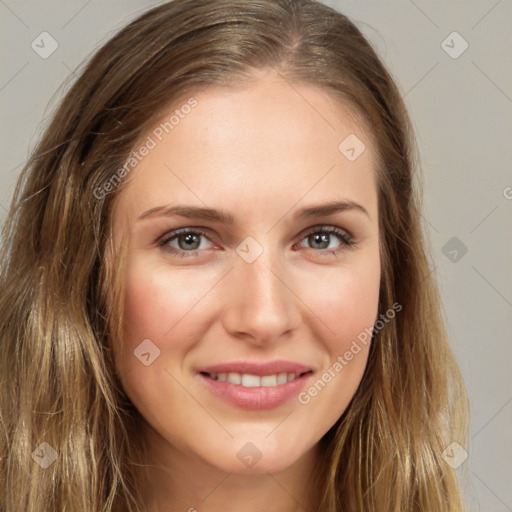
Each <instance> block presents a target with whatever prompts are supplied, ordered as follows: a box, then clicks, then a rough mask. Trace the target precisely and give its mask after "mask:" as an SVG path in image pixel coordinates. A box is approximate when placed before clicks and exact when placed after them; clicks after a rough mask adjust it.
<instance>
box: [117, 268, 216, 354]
mask: <svg viewBox="0 0 512 512" xmlns="http://www.w3.org/2000/svg"><path fill="white" fill-rule="evenodd" d="M214 281H215V276H214V277H212V282H214ZM211 287H212V286H211V284H210V283H209V282H205V280H202V279H197V280H195V281H194V282H191V280H190V274H187V275H185V273H183V274H182V275H180V273H177V272H173V273H172V275H171V274H170V272H169V270H168V269H166V267H165V266H163V265H161V264H160V265H151V264H142V263H139V264H138V263H137V262H135V263H133V264H132V265H130V266H129V267H128V269H127V277H126V295H125V320H124V331H125V335H124V340H125V343H126V344H127V346H129V347H131V350H133V349H134V348H135V347H136V346H137V344H138V343H140V342H141V341H142V340H143V339H146V338H149V339H151V340H153V341H154V342H155V343H156V344H157V345H161V346H162V348H163V347H164V346H166V345H168V341H166V340H169V339H170V338H171V337H172V338H173V344H172V348H173V350H180V348H182V346H185V345H186V338H184V337H182V336H178V337H176V336H175V333H176V332H177V331H179V330H180V327H181V325H180V323H181V322H182V320H187V321H188V322H187V323H189V324H190V318H192V317H194V315H196V316H197V314H198V311H199V309H195V306H196V305H197V304H198V302H199V301H200V300H201V298H202V297H204V295H206V294H207V292H208V290H209V289H211ZM167 348H169V347H167Z"/></svg>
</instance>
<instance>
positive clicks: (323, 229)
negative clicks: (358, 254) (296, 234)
mask: <svg viewBox="0 0 512 512" xmlns="http://www.w3.org/2000/svg"><path fill="white" fill-rule="evenodd" d="M333 237H336V238H337V239H338V241H339V242H340V243H339V244H337V245H335V246H332V245H331V242H332V241H333ZM303 240H304V241H305V242H306V243H307V244H310V247H308V248H311V249H317V251H316V252H320V253H330V254H334V255H335V254H337V253H338V252H339V251H341V250H343V249H344V248H352V247H354V246H355V244H356V242H355V240H354V239H353V238H352V236H351V235H350V234H349V233H348V232H347V231H345V230H344V229H340V228H337V227H335V226H315V227H313V228H311V229H310V230H309V231H308V232H307V233H306V234H305V238H303ZM300 247H304V246H303V245H302V244H300Z"/></svg>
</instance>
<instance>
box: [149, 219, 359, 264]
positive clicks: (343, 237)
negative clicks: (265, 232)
mask: <svg viewBox="0 0 512 512" xmlns="http://www.w3.org/2000/svg"><path fill="white" fill-rule="evenodd" d="M319 233H320V234H328V235H336V236H337V237H338V238H339V239H340V241H341V247H339V248H337V249H334V250H333V249H319V250H315V249H312V248H309V249H311V250H313V251H315V252H318V253H320V254H322V255H327V253H329V254H332V255H337V254H338V252H340V251H342V250H343V249H344V248H346V249H351V248H353V247H355V245H356V241H355V240H354V239H353V238H352V236H351V235H350V234H349V233H348V232H347V231H345V230H343V229H340V228H337V227H334V226H314V227H312V228H310V229H309V230H308V231H307V232H306V233H305V234H304V235H303V236H302V238H301V239H300V241H302V240H304V239H305V238H307V237H308V236H310V235H312V234H319ZM181 235H202V236H204V237H205V238H208V234H207V233H206V232H205V231H203V230H201V229H198V228H195V229H192V228H181V229H176V230H174V231H171V232H170V233H167V234H166V235H164V237H163V239H161V241H160V242H159V243H158V244H159V246H160V247H162V249H163V250H165V251H166V252H169V253H171V254H173V255H176V256H179V257H181V258H187V257H197V256H199V253H200V252H201V250H202V249H194V250H192V251H184V250H182V249H176V248H175V247H171V246H169V245H167V244H168V243H169V242H171V241H172V240H174V239H177V238H178V237H179V236H181ZM208 239H209V238H208Z"/></svg>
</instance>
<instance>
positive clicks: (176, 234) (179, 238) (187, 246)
mask: <svg viewBox="0 0 512 512" xmlns="http://www.w3.org/2000/svg"><path fill="white" fill-rule="evenodd" d="M201 237H204V238H206V239H207V238H208V237H207V236H206V233H205V232H204V231H201V230H198V229H189V228H183V229H178V230H175V231H172V232H171V233H169V234H168V236H165V237H164V239H163V240H162V241H161V242H160V244H159V245H160V246H161V247H162V248H163V249H164V250H165V251H168V252H170V253H172V254H176V255H177V256H181V257H189V256H199V254H198V253H199V249H204V248H205V247H201ZM171 242H176V245H177V247H176V246H173V245H170V244H171Z"/></svg>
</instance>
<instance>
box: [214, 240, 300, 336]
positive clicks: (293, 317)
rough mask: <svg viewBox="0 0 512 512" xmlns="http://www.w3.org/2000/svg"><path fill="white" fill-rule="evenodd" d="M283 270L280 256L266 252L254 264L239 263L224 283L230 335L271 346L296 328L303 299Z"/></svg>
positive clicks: (226, 319) (225, 309)
mask: <svg viewBox="0 0 512 512" xmlns="http://www.w3.org/2000/svg"><path fill="white" fill-rule="evenodd" d="M284 267H285V265H284V264H283V263H282V262H281V261H280V258H279V255H277V254H274V255H271V254H270V253H269V251H268V250H267V249H265V250H264V252H263V254H261V255H260V256H259V257H258V258H257V259H256V260H255V261H253V262H252V263H247V262H246V261H244V260H243V259H242V258H237V259H236V261H235V263H234V268H233V269H232V270H231V272H230V273H229V276H228V279H227V282H225V283H224V286H225V290H226V292H225V295H224V296H225V297H226V301H225V303H224V305H223V306H224V315H223V324H224V328H225V329H226V331H227V332H228V333H229V334H231V335H232V336H235V337H238V338H241V339H245V340H246V341H250V342H251V343H253V344H256V345H268V344H271V343H275V342H278V341H279V340H281V339H283V337H284V336H285V335H289V333H290V332H291V331H293V330H294V329H296V328H297V326H298V325H299V322H300V299H299V298H298V297H297V296H296V295H295V293H294V292H293V284H292V283H290V282H289V281H290V277H289V272H288V273H287V272H286V271H285V269H284ZM287 277H288V279H287Z"/></svg>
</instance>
